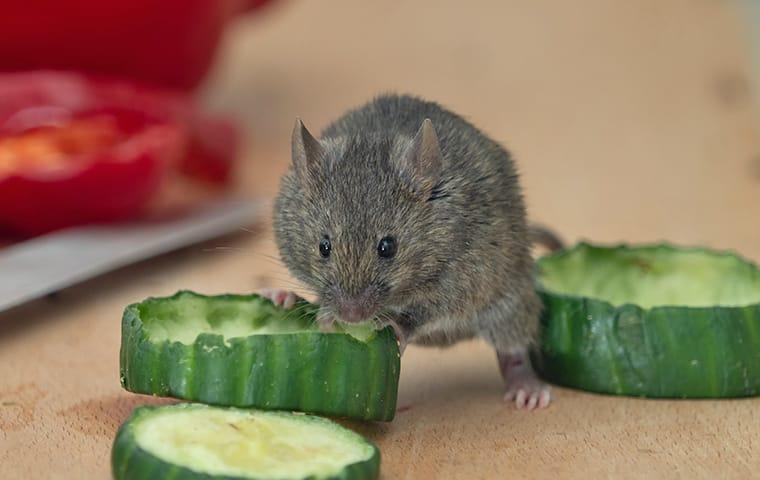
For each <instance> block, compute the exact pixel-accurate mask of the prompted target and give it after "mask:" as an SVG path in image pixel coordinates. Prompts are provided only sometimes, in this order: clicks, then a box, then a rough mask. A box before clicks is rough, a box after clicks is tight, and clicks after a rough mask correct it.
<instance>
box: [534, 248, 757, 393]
mask: <svg viewBox="0 0 760 480" xmlns="http://www.w3.org/2000/svg"><path fill="white" fill-rule="evenodd" d="M537 288H538V291H539V294H540V296H541V298H542V300H543V302H544V307H545V308H544V313H543V316H542V337H541V342H540V349H539V350H540V351H539V352H538V353H537V354H536V355H535V356H534V359H533V360H534V363H535V365H536V368H537V370H538V371H539V373H540V374H541V375H542V376H543V377H544V378H546V379H547V380H549V381H551V382H553V383H557V384H560V385H564V386H568V387H572V388H578V389H583V390H589V391H593V392H599V393H609V394H618V395H633V396H646V397H662V398H720V397H746V396H754V395H760V269H759V268H758V267H757V266H756V265H754V264H753V263H751V262H749V261H747V260H745V259H743V258H741V257H739V256H738V255H736V254H734V253H729V252H716V251H713V250H709V249H704V248H678V247H675V246H672V245H668V244H659V245H645V246H627V245H618V246H594V245H591V244H588V243H580V244H578V245H576V246H575V247H573V248H571V249H569V250H566V251H562V252H558V253H555V254H551V255H548V256H546V257H543V258H542V259H540V260H539V261H538V262H537Z"/></svg>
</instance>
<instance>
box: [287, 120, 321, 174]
mask: <svg viewBox="0 0 760 480" xmlns="http://www.w3.org/2000/svg"><path fill="white" fill-rule="evenodd" d="M291 148H292V156H293V167H294V168H295V170H296V172H297V173H299V174H302V173H305V172H307V171H308V170H309V169H310V168H311V167H312V166H313V165H316V164H317V163H319V161H320V160H321V158H322V157H323V156H324V148H323V147H322V145H321V144H320V143H319V140H317V139H316V138H314V136H313V135H312V134H311V133H310V132H309V130H308V129H307V128H306V125H304V124H303V122H302V121H301V119H300V118H297V119H296V124H295V126H294V127H293V135H292V137H291Z"/></svg>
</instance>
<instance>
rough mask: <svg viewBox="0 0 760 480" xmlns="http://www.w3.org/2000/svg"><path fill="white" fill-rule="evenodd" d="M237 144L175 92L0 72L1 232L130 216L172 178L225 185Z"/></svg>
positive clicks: (225, 126)
mask: <svg viewBox="0 0 760 480" xmlns="http://www.w3.org/2000/svg"><path fill="white" fill-rule="evenodd" d="M235 140H236V136H235V130H234V128H233V127H232V126H231V125H230V124H229V123H227V122H226V121H223V120H219V119H214V118H210V117H207V116H204V115H201V114H200V113H198V111H197V110H196V109H195V108H194V107H193V105H192V104H191V103H190V102H189V101H188V99H187V98H186V97H184V96H183V95H180V94H177V93H170V92H164V91H159V90H155V89H151V88H147V87H144V86H140V85H137V84H134V83H129V82H124V81H117V80H111V79H105V78H92V77H84V76H81V75H77V74H73V73H55V72H32V73H21V74H6V75H0V229H6V230H10V231H13V232H17V233H22V234H27V235H28V234H39V233H44V232H47V231H50V230H55V229H58V228H63V227H67V226H70V225H77V224H82V223H93V222H104V221H115V220H122V219H127V218H134V217H136V216H138V215H141V214H143V213H145V212H146V211H147V209H148V208H149V207H150V203H151V201H152V200H153V199H155V198H156V196H157V195H158V194H159V192H160V189H161V187H162V185H164V184H165V182H166V179H167V177H171V176H175V175H177V174H183V175H186V176H191V177H193V178H196V179H200V180H204V181H206V182H210V183H216V184H219V185H224V184H225V183H227V182H228V181H229V178H230V171H231V167H232V162H233V160H234V154H235V150H236V148H235V147H236V141H235Z"/></svg>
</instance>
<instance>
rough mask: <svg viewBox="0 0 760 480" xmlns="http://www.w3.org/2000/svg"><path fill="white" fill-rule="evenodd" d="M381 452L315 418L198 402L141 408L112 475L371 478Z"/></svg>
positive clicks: (123, 433) (121, 440) (121, 437)
mask: <svg viewBox="0 0 760 480" xmlns="http://www.w3.org/2000/svg"><path fill="white" fill-rule="evenodd" d="M379 466H380V456H379V450H378V449H377V448H376V447H375V446H374V445H373V444H372V443H370V442H369V441H367V440H366V439H364V438H363V437H362V436H360V435H359V434H357V433H354V432H352V431H350V430H348V429H346V428H343V427H341V426H340V425H338V424H336V423H334V422H332V421H330V420H327V419H324V418H320V417H314V416H310V415H297V414H291V413H285V412H266V411H258V410H239V409H234V408H215V407H209V406H206V405H198V404H194V405H193V404H178V405H171V406H164V407H140V408H138V409H136V410H135V412H134V413H133V414H132V416H131V417H130V419H129V420H127V422H126V423H125V424H124V425H123V426H122V427H121V428H120V430H119V432H118V434H117V436H116V440H115V442H114V447H113V454H112V467H113V473H114V477H115V478H117V479H127V478H130V479H131V478H168V477H169V476H171V475H173V476H174V477H173V478H183V479H200V478H211V477H214V478H216V477H224V478H229V479H238V478H239V479H258V480H261V479H278V480H300V479H306V478H309V479H337V478H340V479H371V478H376V477H377V475H378V472H379Z"/></svg>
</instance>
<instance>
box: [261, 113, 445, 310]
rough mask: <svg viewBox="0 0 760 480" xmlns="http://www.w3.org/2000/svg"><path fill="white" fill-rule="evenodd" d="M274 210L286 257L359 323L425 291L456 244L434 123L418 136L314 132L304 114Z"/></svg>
mask: <svg viewBox="0 0 760 480" xmlns="http://www.w3.org/2000/svg"><path fill="white" fill-rule="evenodd" d="M292 156H293V164H292V166H291V169H290V170H289V172H288V173H287V174H286V175H285V176H284V177H283V180H282V185H281V188H280V193H279V196H278V198H277V203H276V206H275V215H274V225H275V233H276V237H277V243H278V247H279V250H280V256H281V258H282V260H283V261H284V262H285V264H286V265H287V266H288V268H289V269H290V271H291V273H293V274H294V275H295V276H296V277H297V278H299V279H300V280H301V281H303V282H304V283H306V284H307V285H308V286H309V287H310V288H311V289H313V290H314V291H315V293H317V294H318V295H319V297H320V298H319V299H320V303H321V305H322V307H323V308H324V309H325V310H326V312H328V313H329V314H331V316H333V317H334V318H336V319H337V320H340V321H344V322H359V321H362V320H366V319H370V318H374V317H375V316H377V315H382V313H383V312H387V311H399V312H400V311H402V310H403V309H404V308H405V307H407V306H409V305H410V304H411V303H413V301H414V299H415V298H424V296H425V294H426V291H427V290H428V289H429V288H431V287H432V286H433V285H434V284H435V281H436V279H437V278H438V277H439V275H440V273H441V270H442V269H443V267H444V266H445V263H446V260H447V258H448V256H449V255H450V254H451V249H452V248H454V247H453V246H452V245H451V244H450V241H449V240H450V239H451V235H450V230H451V228H452V225H451V222H452V220H451V218H452V216H451V215H449V214H448V213H447V207H446V203H447V198H448V194H447V193H446V190H445V184H446V182H445V179H444V178H442V173H443V162H444V160H445V159H444V158H443V156H442V154H441V149H440V147H439V143H438V138H437V136H436V133H435V130H434V128H433V124H432V123H431V121H430V120H425V121H424V122H423V123H422V125H421V126H420V128H419V131H418V132H417V133H416V135H415V136H414V137H409V136H403V135H402V136H399V137H398V138H390V139H389V138H387V137H385V136H379V135H374V134H369V133H368V134H366V135H356V136H351V137H338V138H327V139H324V140H322V141H319V140H317V139H315V138H314V137H313V136H312V135H311V134H310V133H309V131H308V130H307V129H306V127H305V126H304V125H303V123H302V122H301V121H300V120H298V121H297V122H296V125H295V128H294V130H293V138H292Z"/></svg>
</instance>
